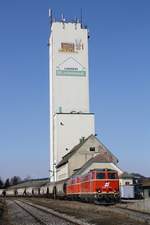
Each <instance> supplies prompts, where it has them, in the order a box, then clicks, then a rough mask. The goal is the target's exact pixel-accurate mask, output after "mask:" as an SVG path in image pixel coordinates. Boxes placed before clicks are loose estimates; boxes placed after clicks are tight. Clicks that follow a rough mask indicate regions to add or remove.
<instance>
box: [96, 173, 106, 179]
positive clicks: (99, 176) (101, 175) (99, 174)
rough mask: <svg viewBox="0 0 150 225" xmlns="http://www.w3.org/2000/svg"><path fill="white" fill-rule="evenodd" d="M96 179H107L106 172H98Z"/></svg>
mask: <svg viewBox="0 0 150 225" xmlns="http://www.w3.org/2000/svg"><path fill="white" fill-rule="evenodd" d="M96 179H105V173H97V174H96Z"/></svg>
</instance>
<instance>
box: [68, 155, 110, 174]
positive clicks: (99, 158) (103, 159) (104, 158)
mask: <svg viewBox="0 0 150 225" xmlns="http://www.w3.org/2000/svg"><path fill="white" fill-rule="evenodd" d="M93 163H113V160H112V157H111V156H110V155H109V154H106V155H101V154H98V155H96V156H95V157H93V158H91V159H89V160H88V161H87V162H86V163H85V164H84V165H83V166H82V167H81V168H80V169H78V170H76V171H75V173H74V174H73V175H72V176H73V177H74V176H78V175H80V174H81V173H82V172H83V171H84V170H85V169H86V168H88V167H89V166H90V165H91V164H93Z"/></svg>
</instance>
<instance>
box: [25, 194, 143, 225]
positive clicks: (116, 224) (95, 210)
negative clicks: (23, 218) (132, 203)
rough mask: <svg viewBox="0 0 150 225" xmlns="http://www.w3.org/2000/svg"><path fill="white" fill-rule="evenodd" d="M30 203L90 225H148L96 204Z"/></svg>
mask: <svg viewBox="0 0 150 225" xmlns="http://www.w3.org/2000/svg"><path fill="white" fill-rule="evenodd" d="M29 200H30V201H32V202H33V203H37V204H40V205H43V206H46V207H49V208H51V209H53V210H56V211H58V212H60V213H65V214H68V215H71V216H74V217H76V218H78V219H82V220H84V221H86V222H88V223H90V224H96V225H144V224H145V225H146V224H147V223H142V222H139V221H137V220H134V219H131V218H129V216H128V215H127V214H122V213H120V212H119V210H118V212H112V211H111V210H110V209H111V208H110V206H99V205H94V204H88V203H82V202H72V201H64V200H52V199H43V198H41V199H39V198H37V199H36V198H34V199H33V198H30V199H29Z"/></svg>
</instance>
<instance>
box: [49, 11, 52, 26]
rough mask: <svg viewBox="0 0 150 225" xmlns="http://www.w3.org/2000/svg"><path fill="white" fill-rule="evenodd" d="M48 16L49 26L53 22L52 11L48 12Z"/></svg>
mask: <svg viewBox="0 0 150 225" xmlns="http://www.w3.org/2000/svg"><path fill="white" fill-rule="evenodd" d="M48 16H49V17H50V24H51V25H52V22H53V11H52V9H49V10H48Z"/></svg>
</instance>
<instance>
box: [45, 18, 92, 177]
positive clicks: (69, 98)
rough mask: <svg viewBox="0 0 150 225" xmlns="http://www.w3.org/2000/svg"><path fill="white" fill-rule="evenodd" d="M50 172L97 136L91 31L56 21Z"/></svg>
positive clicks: (51, 76) (52, 51)
mask: <svg viewBox="0 0 150 225" xmlns="http://www.w3.org/2000/svg"><path fill="white" fill-rule="evenodd" d="M49 80H50V172H51V181H56V169H55V167H56V165H57V164H58V163H59V161H60V160H61V159H62V157H63V156H64V155H66V154H67V153H68V152H69V151H70V150H71V149H72V148H73V147H74V146H75V145H77V144H78V143H79V140H80V139H81V138H83V137H85V138H86V137H88V136H89V135H91V134H95V126H94V115H93V114H92V113H90V109H89V69H88V30H87V28H85V27H84V26H83V25H82V24H81V23H80V22H77V21H75V22H71V21H64V19H62V21H52V24H51V34H50V38H49Z"/></svg>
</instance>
